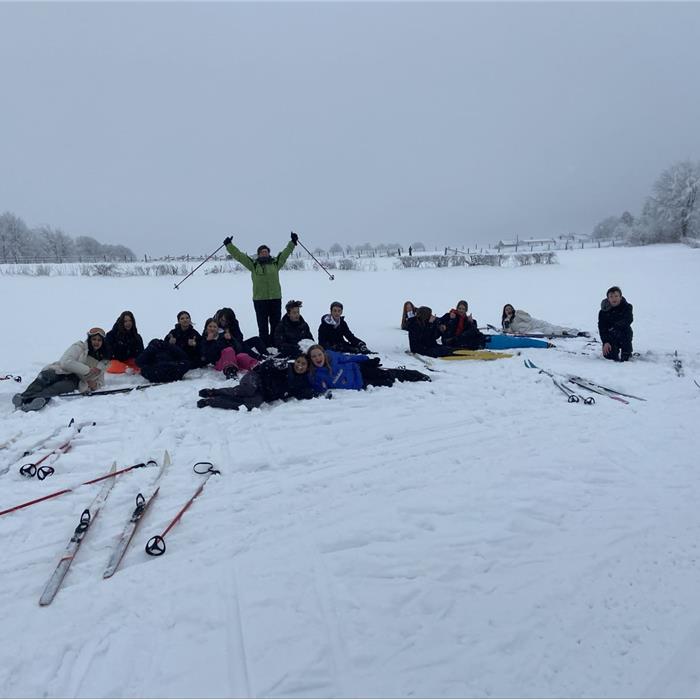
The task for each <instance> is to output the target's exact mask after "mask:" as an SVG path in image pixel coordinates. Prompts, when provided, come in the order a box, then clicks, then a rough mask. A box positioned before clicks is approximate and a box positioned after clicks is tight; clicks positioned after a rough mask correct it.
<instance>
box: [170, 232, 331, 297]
mask: <svg viewBox="0 0 700 700" xmlns="http://www.w3.org/2000/svg"><path fill="white" fill-rule="evenodd" d="M292 233H294V231H292ZM297 243H298V244H299V245H300V246H301V247H302V248H303V249H304V250H305V251H306V252H307V253H308V254H309V256H310V257H311V258H312V259H313V261H314V262H315V263H316V264H317V265H318V266H319V267H320V268H321V269H322V270H323V271H324V272H325V273H326V274H327V275H328V277H329V278H330V280H331V281H333V280H334V279H335V277H334V276H333V275H332V274H331V273H330V272H328V270H327V269H326V268H325V267H324V265H323V263H322V262H321V261H320V260H319V259H318V258H317V257H315V256H314V254H313V253H312V252H311V251H310V250H309V249H308V248H307V247H306V246H305V245H304V244H303V243H302V242H301V241H300V240H299V238H298V237H297ZM225 245H226V244H225V243H222V244H221V245H220V246H219V247H218V248H217V249H216V250H215V251H214V252H213V253H211V255H207V257H206V258H204V260H202V262H201V263H199V265H197V267H195V268H194V270H192V272H190V273H189V274H187V275H185V276H184V277H183V278H182V279H181V280H180V281H179V282H178V283H177V284H176V285H175V289H180V285H181V284H182V283H183V282H184V281H185V280H186V279H188V278H189V277H192V275H194V273H195V272H197V270H199V268H200V267H202V265H204V263H205V262H208V261H209V260H211V259H212V258H213V257H214V256H215V255H216V254H217V253H218V252H219V251H220V250H221V249H222V248H223V247H225Z"/></svg>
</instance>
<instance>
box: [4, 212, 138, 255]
mask: <svg viewBox="0 0 700 700" xmlns="http://www.w3.org/2000/svg"><path fill="white" fill-rule="evenodd" d="M97 260H102V261H120V262H121V261H124V262H129V261H132V260H136V256H135V255H134V252H133V251H132V250H131V249H130V248H127V247H126V246H123V245H109V244H106V243H100V242H99V241H96V240H95V239H94V238H92V237H90V236H77V237H76V238H72V237H71V236H69V235H68V234H67V233H64V232H63V231H62V230H61V229H58V228H52V227H51V226H38V227H36V228H30V227H29V226H27V224H25V223H24V221H22V219H20V218H19V217H18V216H15V215H14V214H12V213H11V212H5V213H4V214H1V215H0V263H22V262H82V261H85V262H90V261H97Z"/></svg>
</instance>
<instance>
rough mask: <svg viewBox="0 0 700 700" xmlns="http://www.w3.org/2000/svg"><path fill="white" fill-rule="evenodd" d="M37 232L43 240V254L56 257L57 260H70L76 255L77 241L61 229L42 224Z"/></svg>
mask: <svg viewBox="0 0 700 700" xmlns="http://www.w3.org/2000/svg"><path fill="white" fill-rule="evenodd" d="M36 233H37V235H38V237H39V240H40V241H41V246H42V253H43V255H45V256H51V257H53V258H55V260H56V262H60V261H65V260H70V259H72V258H74V257H75V243H73V239H72V238H71V237H70V236H69V235H68V234H66V233H63V231H61V229H58V228H56V229H53V228H51V227H50V226H40V227H39V228H38V229H37V230H36Z"/></svg>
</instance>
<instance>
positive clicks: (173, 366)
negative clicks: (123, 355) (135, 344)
mask: <svg viewBox="0 0 700 700" xmlns="http://www.w3.org/2000/svg"><path fill="white" fill-rule="evenodd" d="M136 364H137V365H138V366H139V367H140V369H141V376H143V377H145V378H146V379H148V381H149V382H174V381H177V380H178V379H182V378H183V377H184V376H185V373H186V372H187V371H188V370H189V369H190V368H191V365H190V361H189V358H188V357H187V353H186V352H185V351H184V350H182V348H180V347H178V346H177V345H172V344H171V343H169V342H166V341H164V340H158V339H157V338H154V339H153V340H152V341H151V342H150V343H149V344H148V346H147V347H146V349H145V350H144V351H143V352H142V353H141V354H140V355H139V356H138V357H137V358H136Z"/></svg>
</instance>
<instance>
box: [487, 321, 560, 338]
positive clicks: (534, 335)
mask: <svg viewBox="0 0 700 700" xmlns="http://www.w3.org/2000/svg"><path fill="white" fill-rule="evenodd" d="M486 328H487V329H488V330H490V331H493V332H494V333H495V334H496V335H512V336H513V337H514V338H551V337H552V336H550V335H545V334H544V333H506V332H505V331H504V330H503V329H502V328H496V326H492V325H491V324H490V323H487V324H486ZM572 337H573V336H572Z"/></svg>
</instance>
